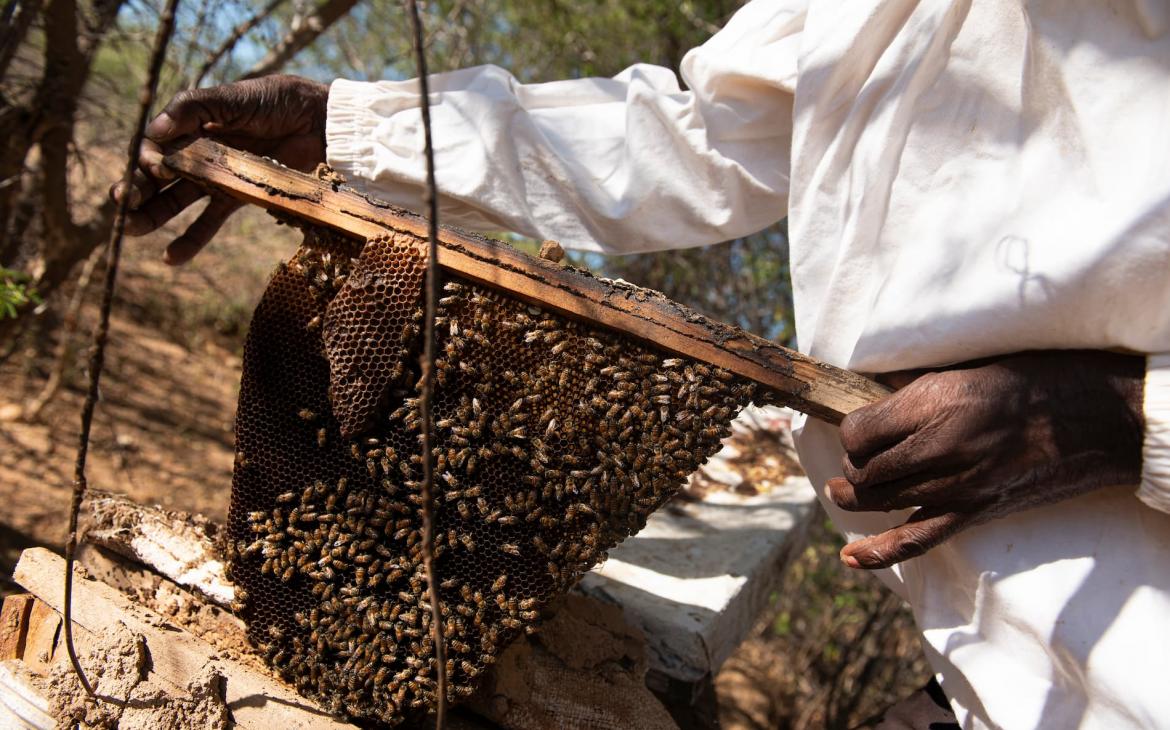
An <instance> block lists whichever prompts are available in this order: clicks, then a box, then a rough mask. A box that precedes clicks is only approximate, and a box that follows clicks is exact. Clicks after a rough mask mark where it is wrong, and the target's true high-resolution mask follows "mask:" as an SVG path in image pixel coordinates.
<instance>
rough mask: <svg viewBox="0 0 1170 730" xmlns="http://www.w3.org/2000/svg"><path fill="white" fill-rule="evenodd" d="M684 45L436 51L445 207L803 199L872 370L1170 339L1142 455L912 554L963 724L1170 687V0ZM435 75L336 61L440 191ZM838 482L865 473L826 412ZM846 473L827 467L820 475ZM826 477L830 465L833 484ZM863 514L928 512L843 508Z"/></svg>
mask: <svg viewBox="0 0 1170 730" xmlns="http://www.w3.org/2000/svg"><path fill="white" fill-rule="evenodd" d="M681 73H682V77H683V79H684V81H685V82H686V86H687V88H688V90H687V91H683V90H681V89H680V87H679V85H678V83H677V81H676V78H675V76H674V74H673V73H672V72H671V71H669V70H666V69H662V68H657V67H653V66H645V65H638V66H633V67H631V68H629V69H627V70H626V71H624V72H623V73H621V74H619V75H618V76H617V77H615V78H613V79H581V80H574V81H561V82H554V83H547V84H531V85H524V84H520V83H518V82H517V81H516V80H515V79H514V78H513V77H512V76H510V75H509V74H508V73H507V72H505V71H503V70H501V69H499V68H495V67H480V68H473V69H467V70H464V71H457V72H454V73H449V74H442V75H438V76H435V77H434V78H433V79H432V82H431V85H432V90H433V91H434V99H433V103H434V104H435V106H434V107H433V112H432V113H433V114H434V137H435V145H436V155H437V167H438V173H437V176H438V181H439V184H440V186H441V189H442V192H443V198H442V201H441V203H442V208H441V212H442V216H443V219H444V221H445V222H448V223H456V224H459V225H462V226H466V227H471V228H479V229H497V230H498V229H510V230H513V231H517V232H520V233H524V234H527V235H530V236H534V237H537V238H555V239H557V240H559V241H561V242H562V243H564V244H566V245H569V246H575V247H578V248H583V249H592V250H605V251H611V252H636V251H649V250H655V249H668V248H681V247H686V246H698V245H703V244H708V243H714V242H717V241H722V240H726V239H729V238H733V237H736V236H740V235H744V234H747V233H751V232H753V231H755V230H758V229H760V228H762V227H764V226H766V225H768V224H770V223H772V222H774V221H776V220H778V219H780V218H781V217H782V216H784V215H785V214H786V213H787V214H788V215H789V230H790V233H791V256H792V276H793V288H794V295H795V303H796V319H797V336H798V339H799V342H800V347H801V349H802V350H804V351H805V352H808V353H810V354H812V355H814V356H816V357H819V358H823V359H825V360H828V361H829V362H831V363H833V364H835V365H840V366H843V367H848V368H852V369H855V370H860V371H864V372H881V371H890V370H898V369H904V368H914V367H927V366H935V365H943V364H949V363H954V362H959V361H964V360H970V359H973V358H979V357H985V356H990V355H997V354H1003V353H1011V352H1016V351H1021V350H1033V349H1040V348H1099V349H1122V350H1128V351H1133V352H1138V353H1144V354H1147V355H1149V358H1148V360H1147V363H1148V365H1147V379H1146V396H1145V398H1146V413H1145V415H1146V421H1147V424H1146V429H1147V431H1146V441H1145V446H1144V464H1143V477H1142V483H1141V484H1140V485H1119V486H1118V487H1116V488H1112V489H1105V490H1101V491H1098V492H1096V493H1093V494H1090V495H1086V496H1083V497H1080V498H1077V499H1074V500H1070V501H1066V502H1062V503H1060V504H1057V505H1053V506H1049V507H1043V508H1039V509H1035V510H1032V511H1028V512H1024V513H1020V514H1016V515H1013V516H1010V517H1007V518H1005V519H1001V520H997V521H993V522H990V523H988V524H984V525H981V526H978V527H975V528H971V529H969V530H967V531H966V532H964V533H962V534H961V535H959V536H958V537H956V538H954V539H952V540H951V541H950V542H948V543H946V544H945V545H943V546H941V547H938V548H935V549H934V550H932V551H931V552H929V553H927V554H926V555H924V556H922V557H919V558H916V559H914V560H911V561H908V562H906V563H903V564H902V565H900V566H898V567H897V568H895V569H893V570H890V571H884V572H883V578H884V579H885V580H886V582H887V583H888V584H889V585H890V586H891V587H893V588H894V589H895V590H896V591H898V592H899V593H900V594H901V595H902V596H904V597H905V598H906V599H907V600H908V601H909V603H910V605H911V607H912V608H913V610H914V613H915V616H916V618H917V620H918V623H919V626H920V628H921V629H922V631H923V635H924V637H925V640H926V645H927V654H928V656H929V658H930V660H931V662H932V663H933V666H934V667H935V669H936V670H937V671H938V673H939V674H940V675H941V678H942V685H943V688H944V689H945V690H946V692H947V694H948V695H949V696H950V697H951V699H952V703H953V705H954V707H955V709H956V711H957V712H958V714H959V716H960V719H961V720H962V722H963V724H964V725H966V726H973V727H978V726H1003V727H1010V728H1015V727H1021V728H1029V727H1060V728H1063V727H1074V726H1077V725H1081V726H1089V727H1119V726H1148V727H1153V726H1157V725H1162V724H1164V723H1166V722H1168V718H1170V690H1168V689H1167V688H1168V687H1170V514H1167V513H1168V512H1170V355H1167V353H1170V6H1168V5H1167V4H1165V3H1161V2H1158V1H1157V0H1116V1H1115V2H1109V3H1107V2H1088V1H1083V2H1077V1H1075V0H1066V1H1063V2H1020V1H1009V0H985V1H984V2H978V3H976V2H971V1H970V0H967V1H966V2H964V1H961V0H954V1H953V2H927V1H925V0H924V1H922V2H914V1H913V0H886V1H884V2H858V1H857V0H852V1H851V2H833V1H829V0H826V1H824V2H818V3H811V4H810V3H807V2H802V1H801V0H754V1H753V2H750V3H749V4H748V5H746V6H745V7H744V8H743V9H742V10H741V11H740V12H739V13H737V14H736V15H735V16H734V17H733V18H732V19H731V20H730V22H729V23H728V24H727V26H726V28H725V29H724V30H722V31H721V32H720V33H718V34H717V35H715V36H714V37H713V38H711V40H710V41H708V42H707V43H706V44H704V45H703V46H701V47H699V48H697V49H694V50H693V51H691V52H690V53H689V54H688V55H687V56H686V58H685V59H684V61H683V64H682V68H681ZM416 89H417V85H416V82H414V81H407V82H381V83H353V82H348V81H337V82H335V83H334V84H333V86H332V89H331V91H330V97H329V122H328V132H327V137H328V156H329V162H330V164H332V165H333V166H334V167H335V168H337V169H338V170H339V171H340V172H341V173H342V174H343V175H345V176H346V177H347V178H348V179H349V180H350V182H351V183H353V184H354V185H355V186H357V187H359V188H364V189H366V190H368V191H369V192H371V193H373V194H376V195H377V196H379V197H382V198H386V199H389V200H391V201H393V202H396V203H399V204H402V205H405V206H408V207H415V208H417V207H418V206H419V201H420V197H421V190H422V179H423V174H424V173H423V170H424V168H423V163H422V158H421V149H422V130H421V127H420V122H419V114H418V111H417V96H416ZM798 448H799V450H800V453H801V457H802V460H803V462H804V466H805V468H806V469H807V471H808V473H809V476H810V478H811V479H812V482H813V484H814V485H815V486H816V487H818V488H822V487H823V485H824V483H825V481H826V480H828V479H829V478H831V477H834V476H838V475H839V474H840V462H841V449H840V445H839V443H838V440H837V434H836V429H834V428H832V427H830V426H827V425H825V424H822V423H819V422H816V421H812V420H809V421H808V422H806V423H804V424H803V427H802V428H801V429H799V433H798ZM822 491H823V490H822ZM822 496H823V495H822ZM822 501H823V502H824V503H825V506H826V508H827V509H828V510H829V512H830V514H831V515H832V516H833V518H834V520H836V522H837V525H838V526H839V527H840V528H841V529H842V530H843V531H844V532H845V533H846V534H847V535H849V536H850V537H855V536H858V535H862V534H873V533H875V532H878V531H881V530H884V529H886V528H888V527H891V526H893V525H896V524H899V523H900V522H902V521H903V520H904V519H905V516H906V513H905V512H902V513H891V514H882V513H861V514H857V513H844V512H842V511H840V510H838V509H837V508H836V507H835V506H834V505H832V504H831V503H830V502H828V501H827V500H826V499H822Z"/></svg>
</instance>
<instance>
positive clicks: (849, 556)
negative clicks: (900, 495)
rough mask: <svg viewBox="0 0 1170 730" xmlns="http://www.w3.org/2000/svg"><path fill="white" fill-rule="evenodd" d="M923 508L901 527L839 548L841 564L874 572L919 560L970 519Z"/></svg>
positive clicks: (952, 513)
mask: <svg viewBox="0 0 1170 730" xmlns="http://www.w3.org/2000/svg"><path fill="white" fill-rule="evenodd" d="M945 510H946V508H943V507H923V508H921V509H919V510H917V511H916V512H914V514H912V515H910V519H908V520H906V522H905V523H904V524H901V525H898V526H897V527H894V528H891V529H889V530H886V531H885V532H883V533H880V534H878V535H874V536H872V537H866V538H862V539H861V540H856V541H854V542H851V543H849V544H848V545H846V546H845V547H843V548H841V562H843V563H845V564H846V565H848V566H849V567H850V568H866V569H868V570H876V569H878V568H888V567H890V566H891V565H896V564H897V563H900V562H902V561H904V560H909V559H910V558H915V557H918V556H919V555H922V554H923V553H925V552H926V551H927V550H930V549H931V548H933V547H935V546H936V545H938V544H940V543H942V542H944V541H946V540H947V539H948V538H950V537H951V536H953V535H955V534H956V533H958V532H960V531H961V530H962V529H963V528H964V527H967V526H968V525H969V524H970V523H971V521H972V516H971V515H968V514H963V513H960V512H948V511H945Z"/></svg>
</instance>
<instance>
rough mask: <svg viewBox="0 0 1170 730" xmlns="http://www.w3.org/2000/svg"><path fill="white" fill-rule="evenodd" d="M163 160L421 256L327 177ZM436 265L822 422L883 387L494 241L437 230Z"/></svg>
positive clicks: (378, 213) (209, 147) (407, 226)
mask: <svg viewBox="0 0 1170 730" xmlns="http://www.w3.org/2000/svg"><path fill="white" fill-rule="evenodd" d="M166 162H167V165H169V166H170V167H171V168H172V169H174V170H175V171H176V172H178V173H179V174H180V175H182V176H183V177H186V178H189V179H191V180H195V181H197V182H200V183H201V184H203V185H205V186H208V187H211V188H214V189H217V190H219V191H221V192H223V193H227V194H228V195H231V196H233V197H236V198H238V199H240V200H243V201H246V202H248V203H252V204H255V205H259V206H261V207H264V208H266V209H268V210H270V211H273V212H276V213H280V214H283V215H286V216H291V217H294V218H297V219H300V220H302V221H304V222H306V223H311V224H313V225H320V226H326V227H328V228H331V229H334V230H336V231H340V232H342V233H346V234H348V235H350V236H354V237H357V238H363V239H368V238H372V237H375V236H383V235H386V234H388V233H391V232H398V233H406V234H410V235H411V236H413V237H414V238H415V239H416V241H417V244H418V245H419V247H420V248H422V249H423V250H424V253H425V239H426V221H425V220H423V219H422V218H421V217H419V216H417V215H415V214H413V213H409V212H407V211H404V210H401V209H399V208H395V207H393V206H390V205H387V204H384V203H380V202H378V201H376V200H372V199H370V198H368V197H366V196H363V195H360V194H358V193H356V192H353V191H351V190H347V189H344V188H342V187H341V186H339V185H337V184H335V183H329V182H326V181H323V180H320V179H318V178H316V177H314V176H311V175H306V174H303V173H300V172H297V171H295V170H291V169H289V168H286V167H283V166H281V165H278V164H276V163H274V162H271V161H269V160H266V159H263V158H260V157H256V156H255V155H251V154H248V153H246V152H240V151H238V150H233V149H231V148H228V147H224V146H223V145H220V144H217V143H215V142H212V141H210V140H206V139H201V140H197V141H196V142H194V143H192V144H191V145H189V146H188V147H186V148H184V149H182V150H179V151H177V152H174V153H172V154H170V155H168V156H167V158H166ZM438 263H439V265H440V266H441V267H443V268H444V269H446V270H448V271H451V272H453V273H457V274H459V275H461V276H464V277H466V278H469V279H472V280H474V281H477V282H480V283H482V284H486V285H489V286H492V287H495V288H497V289H502V290H505V291H507V292H509V293H510V294H511V295H512V296H514V297H516V298H518V299H521V300H524V301H528V302H531V303H534V304H538V305H540V306H542V307H547V308H549V309H552V310H555V311H558V312H561V313H564V314H567V315H569V316H574V317H577V318H580V319H583V320H586V321H588V322H591V323H594V324H599V325H603V326H605V327H608V328H610V329H614V330H617V331H620V332H622V333H624V334H626V335H628V336H631V337H634V338H637V339H639V340H643V341H645V342H648V343H652V344H654V345H656V346H658V347H661V348H664V349H666V350H669V351H671V352H674V353H678V354H682V355H686V356H689V357H693V358H696V359H699V360H702V361H705V362H709V363H712V364H714V365H717V366H719V367H722V368H726V369H727V370H730V371H731V372H733V373H736V374H738V375H741V376H743V377H745V378H748V379H750V380H753V381H755V382H757V383H760V384H761V385H764V386H766V387H768V388H770V389H772V390H773V391H775V392H776V393H778V394H779V395H780V396H781V398H782V400H784V402H785V404H786V405H789V406H791V407H792V408H795V409H797V410H799V411H803V412H805V413H808V414H809V415H811V416H814V417H816V418H819V419H822V420H825V421H828V422H830V423H837V422H839V421H840V420H841V418H842V417H844V415H845V414H847V413H849V412H850V411H853V410H855V409H857V408H859V407H861V406H864V405H867V404H869V403H872V402H874V401H875V400H878V399H880V398H881V397H883V396H884V395H886V394H887V393H888V391H887V389H886V388H885V387H883V386H881V385H879V384H878V383H875V382H873V381H872V380H869V379H867V378H864V377H862V376H860V375H857V374H856V373H852V372H849V371H847V370H843V369H841V368H837V367H833V366H831V365H828V364H825V363H822V362H818V361H817V360H814V359H813V358H810V357H808V356H806V355H803V354H801V353H799V352H795V351H793V350H789V349H787V348H784V347H781V346H779V345H777V344H775V343H773V342H769V341H768V340H765V339H763V338H760V337H757V336H755V335H752V334H750V333H747V332H744V331H743V330H741V329H739V328H737V327H732V326H729V325H726V324H723V323H720V322H715V321H712V320H710V319H708V318H706V317H703V316H702V315H699V314H697V313H695V312H693V311H690V310H688V309H687V308H685V307H683V306H682V305H680V304H678V303H676V302H673V301H671V300H669V299H667V298H666V297H665V296H663V295H661V294H659V293H657V292H652V291H649V290H646V289H640V288H637V287H633V286H629V285H626V284H623V283H620V282H614V281H609V280H606V279H600V278H597V277H594V276H592V275H591V274H589V273H588V272H584V271H580V270H577V269H573V268H570V267H564V266H561V265H559V264H554V263H551V262H548V261H542V260H540V259H537V258H534V257H532V256H528V255H527V254H524V253H521V252H519V251H517V250H515V249H513V248H511V247H510V246H507V245H505V244H503V243H501V242H498V241H492V240H490V239H486V238H482V237H480V236H475V235H472V234H468V233H463V232H460V231H457V230H454V229H450V228H443V229H441V231H440V241H439V261H438Z"/></svg>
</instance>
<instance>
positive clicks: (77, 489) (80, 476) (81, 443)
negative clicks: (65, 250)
mask: <svg viewBox="0 0 1170 730" xmlns="http://www.w3.org/2000/svg"><path fill="white" fill-rule="evenodd" d="M178 4H179V0H167V4H166V6H165V7H164V8H163V13H162V16H161V17H160V18H159V25H158V33H157V34H156V35H155V38H154V49H153V50H152V51H151V56H150V68H149V72H148V73H147V75H146V81H145V82H144V83H143V85H142V89H141V90H140V91H139V92H138V124H137V126H136V127H135V128H134V137H133V139H131V140H130V146H129V147H128V148H127V151H126V169H125V171H124V172H123V173H122V184H123V185H124V186H127V187H129V185H130V182H131V180H132V179H133V175H134V170H135V168H136V167H137V162H138V148H139V147H141V146H142V140H143V138H144V137H145V134H146V122H147V118H148V116H149V115H150V107H151V106H152V105H153V104H154V96H155V92H156V91H157V90H158V79H159V75H160V73H161V72H162V66H163V61H164V60H165V58H166V51H167V44H168V43H170V40H171V34H172V33H173V32H174V30H175V8H176V7H177V6H178ZM129 209H130V196H129V195H124V196H122V200H121V202H120V203H119V204H118V210H117V213H116V214H115V215H114V225H113V229H112V230H111V232H110V242H109V246H108V247H107V249H106V251H107V253H106V278H105V288H104V289H103V291H102V302H101V310H100V314H99V317H98V326H97V329H96V330H95V331H94V335H93V348H92V349H91V350H90V355H89V389H88V391H87V392H86V394H85V403H84V404H82V407H81V435H80V437H79V440H78V444H77V461H76V463H75V465H74V471H73V499H72V500H71V501H70V504H69V537H68V538H67V540H66V542H65V595H64V614H65V615H64V623H65V648H66V651H67V652H68V654H69V663H70V664H72V665H73V671H74V673H76V675H77V679H78V681H79V682H80V683H81V686H82V687H83V688H84V689H85V691H86V693H87V694H89V696H90V697H93V698H95V699H97V695H96V694H95V693H94V690H93V686H92V685H91V684H90V683H89V680H88V679H86V677H85V672H84V671H82V669H81V662H80V661H78V659H77V649H76V648H75V647H74V645H73V562H74V556H75V553H76V552H77V518H78V516H79V514H80V513H81V500H82V499H83V498H84V497H85V490H86V488H87V486H88V482H87V481H86V477H85V461H86V457H87V456H88V454H89V432H90V429H91V428H92V427H93V414H94V409H95V408H96V407H97V401H98V392H99V390H98V387H99V385H100V383H101V378H102V366H103V365H104V364H105V351H106V341H107V340H108V338H109V332H110V310H111V308H112V306H113V303H114V286H115V284H117V281H118V261H119V259H120V258H121V255H122V237H123V235H124V234H125V232H126V213H127V212H128V211H129Z"/></svg>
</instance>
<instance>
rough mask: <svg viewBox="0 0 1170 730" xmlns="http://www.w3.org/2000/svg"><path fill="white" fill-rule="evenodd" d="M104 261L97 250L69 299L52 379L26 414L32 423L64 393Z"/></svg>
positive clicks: (25, 409) (33, 401)
mask: <svg viewBox="0 0 1170 730" xmlns="http://www.w3.org/2000/svg"><path fill="white" fill-rule="evenodd" d="M100 259H101V254H100V253H98V251H96V250H95V251H94V252H93V253H92V254H91V255H90V257H89V260H88V261H86V262H85V268H83V269H82V270H81V276H80V277H79V278H78V279H77V288H76V289H75V290H74V291H73V296H72V297H70V298H69V307H68V309H66V310H65V321H64V322H63V323H62V325H61V342H60V343H59V344H58V345H57V356H56V360H55V361H54V362H53V371H52V372H51V373H49V378H48V380H46V381H45V385H44V387H42V388H41V392H40V393H37V396H36V397H35V398H33V399H32V400H31V401H29V402H28V404H27V405H25V407H24V412H23V413H22V414H21V418H22V419H23V420H25V421H28V422H29V423H31V422H33V421H36V420H37V419H38V418H40V417H41V412H42V411H44V410H45V406H47V405H48V404H49V401H51V400H53V398H54V397H55V396H56V395H57V391H59V390H60V389H61V383H62V382H64V380H65V368H66V367H68V365H69V361H70V360H71V359H72V358H73V335H74V333H75V332H77V325H78V322H79V321H80V320H81V305H82V304H83V303H84V302H85V293H86V292H87V291H89V282H90V279H92V278H93V272H94V270H95V269H97V264H98V261H99V260H100Z"/></svg>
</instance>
